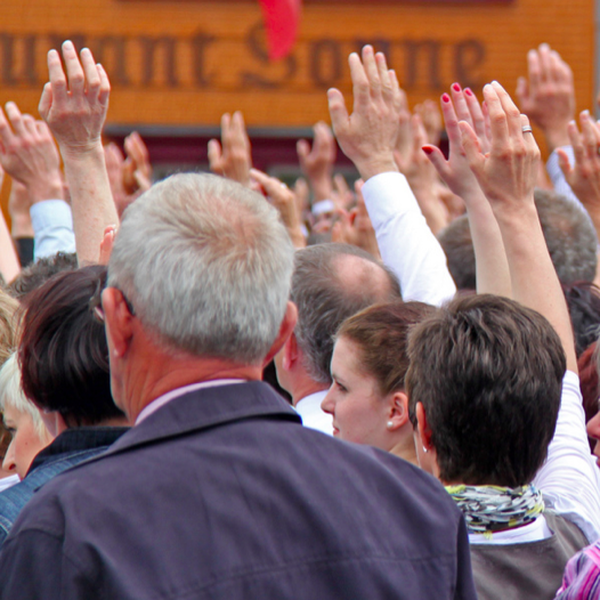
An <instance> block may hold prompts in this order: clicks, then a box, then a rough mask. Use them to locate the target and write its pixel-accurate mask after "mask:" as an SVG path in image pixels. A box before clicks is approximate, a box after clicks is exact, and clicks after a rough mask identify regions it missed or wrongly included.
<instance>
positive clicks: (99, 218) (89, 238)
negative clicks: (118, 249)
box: [39, 41, 119, 264]
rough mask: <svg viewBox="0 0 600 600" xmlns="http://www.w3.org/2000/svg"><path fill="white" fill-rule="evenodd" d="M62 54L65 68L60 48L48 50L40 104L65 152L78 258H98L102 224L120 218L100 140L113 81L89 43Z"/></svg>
mask: <svg viewBox="0 0 600 600" xmlns="http://www.w3.org/2000/svg"><path fill="white" fill-rule="evenodd" d="M62 54H63V60H64V63H65V68H66V73H65V71H64V70H63V67H62V65H61V62H60V57H59V55H58V52H57V51H56V50H50V52H48V72H49V77H50V81H49V82H48V83H47V84H46V85H45V86H44V91H43V92H42V98H41V100H40V105H39V109H40V114H41V115H42V117H43V119H44V120H45V121H46V123H47V124H48V126H49V127H50V130H51V131H52V133H53V134H54V137H55V139H56V141H57V142H58V147H59V148H60V152H61V154H62V157H63V162H64V167H65V177H66V180H67V184H68V185H69V191H70V194H71V208H72V211H73V229H74V231H75V244H76V248H77V256H78V259H79V262H80V264H82V263H95V262H97V261H98V258H99V248H100V242H101V240H102V239H103V237H104V229H105V228H106V227H107V226H108V225H114V224H116V223H118V222H119V218H118V216H117V212H116V209H115V206H114V202H113V199H112V194H111V189H110V182H109V179H108V174H107V171H106V163H105V159H104V149H103V147H102V139H101V136H102V126H103V124H104V121H105V119H106V112H107V110H108V97H109V94H110V82H109V80H108V76H107V75H106V72H105V71H104V68H103V67H102V66H101V65H99V64H98V65H97V64H96V63H95V61H94V57H93V56H92V53H91V52H90V50H88V49H87V48H84V49H83V50H82V51H81V53H80V56H79V57H78V56H77V52H76V51H75V47H74V46H73V43H72V42H70V41H66V42H64V43H63V45H62ZM80 59H81V60H80Z"/></svg>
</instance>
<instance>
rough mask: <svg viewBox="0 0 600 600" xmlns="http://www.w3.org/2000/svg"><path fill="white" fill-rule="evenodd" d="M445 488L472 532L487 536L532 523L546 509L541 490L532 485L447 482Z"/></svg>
mask: <svg viewBox="0 0 600 600" xmlns="http://www.w3.org/2000/svg"><path fill="white" fill-rule="evenodd" d="M446 491H447V492H448V493H449V494H450V495H451V496H452V499H453V500H454V502H456V504H457V505H458V508H460V510H461V511H462V513H463V515H464V517H465V521H466V523H467V529H468V531H469V533H483V534H484V535H485V536H486V537H491V535H492V533H494V532H495V531H502V530H505V529H514V528H515V527H520V526H521V525H527V524H528V523H533V521H535V519H536V518H537V517H538V515H540V514H542V513H543V512H544V500H543V498H542V493H541V492H539V491H538V490H537V489H536V488H535V487H534V486H533V485H525V486H523V487H519V488H509V487H498V486H495V485H447V486H446Z"/></svg>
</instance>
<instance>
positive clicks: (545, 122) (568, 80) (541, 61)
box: [517, 44, 575, 152]
mask: <svg viewBox="0 0 600 600" xmlns="http://www.w3.org/2000/svg"><path fill="white" fill-rule="evenodd" d="M527 69H528V74H527V77H520V78H519V81H518V83H517V96H518V98H519V104H520V106H521V111H522V112H524V113H525V114H526V115H527V116H528V117H529V118H530V119H531V122H532V123H534V124H535V125H537V126H538V127H539V128H540V129H541V130H542V132H543V134H544V136H545V138H546V144H547V146H548V150H549V151H550V152H552V151H553V150H555V149H556V148H559V147H560V146H566V145H568V144H569V137H568V135H567V125H568V124H569V121H571V120H572V119H573V117H574V116H575V88H574V86H573V73H572V71H571V68H570V67H569V65H568V64H567V63H566V62H565V61H564V60H563V59H562V58H561V57H560V55H559V54H558V52H556V51H555V50H552V49H551V48H550V46H548V44H541V45H540V46H539V48H538V49H537V50H530V51H529V52H528V53H527Z"/></svg>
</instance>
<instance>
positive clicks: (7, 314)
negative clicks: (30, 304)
mask: <svg viewBox="0 0 600 600" xmlns="http://www.w3.org/2000/svg"><path fill="white" fill-rule="evenodd" d="M18 310H19V303H18V302H17V300H15V299H14V298H13V297H12V296H9V295H8V294H7V293H6V292H5V291H4V290H1V289H0V366H2V365H3V364H4V363H5V362H6V361H7V359H8V358H9V357H10V355H11V354H12V353H13V352H14V350H15V346H16V343H17V330H18V321H19V319H18V314H19V313H18Z"/></svg>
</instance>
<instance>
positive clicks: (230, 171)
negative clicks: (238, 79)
mask: <svg viewBox="0 0 600 600" xmlns="http://www.w3.org/2000/svg"><path fill="white" fill-rule="evenodd" d="M208 162H209V165H210V170H211V171H212V172H213V173H216V174H217V175H222V176H224V177H228V178H229V179H233V180H234V181H238V182H239V183H241V184H242V185H246V186H247V185H249V183H250V169H251V168H252V155H251V152H250V139H249V138H248V134H247V133H246V125H245V123H244V117H243V115H242V113H241V112H239V111H237V112H234V113H233V117H232V116H231V115H230V114H229V113H225V114H224V115H223V116H222V117H221V143H220V144H219V141H218V140H210V141H209V142H208Z"/></svg>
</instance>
